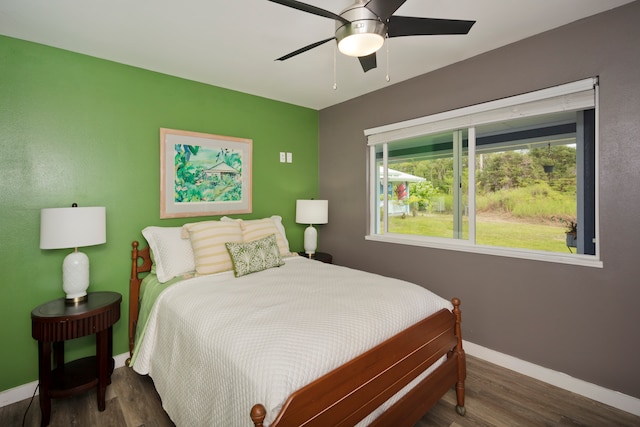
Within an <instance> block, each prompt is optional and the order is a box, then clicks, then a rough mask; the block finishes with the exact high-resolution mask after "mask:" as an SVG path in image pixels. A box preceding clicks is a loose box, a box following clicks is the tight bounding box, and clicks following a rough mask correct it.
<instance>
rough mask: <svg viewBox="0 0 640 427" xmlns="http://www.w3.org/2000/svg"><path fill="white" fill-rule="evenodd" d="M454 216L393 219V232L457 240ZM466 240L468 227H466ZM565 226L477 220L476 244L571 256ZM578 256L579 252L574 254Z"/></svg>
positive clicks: (491, 217) (390, 222)
mask: <svg viewBox="0 0 640 427" xmlns="http://www.w3.org/2000/svg"><path fill="white" fill-rule="evenodd" d="M452 218H453V217H452V216H451V215H437V214H431V215H417V216H407V217H405V218H402V217H399V216H393V217H390V218H389V232H391V233H400V234H415V235H423V236H433V237H446V238H452V237H453V219H452ZM464 237H465V238H466V237H467V227H466V224H465V226H464ZM565 237H566V236H565V228H564V227H563V226H562V224H558V225H549V224H540V223H528V222H524V221H523V220H516V219H513V220H510V219H508V218H501V217H495V216H482V215H478V216H477V217H476V243H477V244H479V245H489V246H502V247H510V248H522V249H533V250H540V251H549V252H562V253H569V249H568V248H567V245H566V240H565ZM573 252H574V253H575V250H573Z"/></svg>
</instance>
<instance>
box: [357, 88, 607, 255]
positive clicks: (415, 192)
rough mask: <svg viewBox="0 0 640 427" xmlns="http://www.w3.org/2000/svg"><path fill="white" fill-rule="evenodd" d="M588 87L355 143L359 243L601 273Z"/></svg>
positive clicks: (423, 121) (427, 120) (593, 91)
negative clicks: (364, 164)
mask: <svg viewBox="0 0 640 427" xmlns="http://www.w3.org/2000/svg"><path fill="white" fill-rule="evenodd" d="M596 104H597V79H595V78H594V79H586V80H581V81H579V82H574V83H570V84H567V85H562V86H556V87H553V88H549V89H544V90H541V91H537V92H531V93H527V94H524V95H518V96H515V97H511V98H505V99H501V100H497V101H492V102H489V103H485V104H479V105H475V106H471V107H466V108H463V109H459V110H454V111H449V112H445V113H440V114H436V115H433V116H428V117H423V118H420V119H415V120H411V121H408V122H403V123H396V124H393V125H388V126H384V127H381V128H376V129H369V130H366V131H365V134H366V135H367V138H368V145H369V168H368V170H369V174H370V176H369V183H370V188H369V206H370V208H369V212H370V225H369V233H368V235H367V239H370V240H381V241H388V242H394V243H401V244H413V245H421V246H431V247H440V248H445V249H455V250H464V251H473V252H482V253H491V254H496V255H504V256H514V257H520V258H530V259H539V260H547V261H554V262H565V263H571V264H580V265H592V266H601V263H600V261H599V257H598V241H597V169H596V160H597V144H596V140H597V138H596V136H597V132H596V128H597V110H596Z"/></svg>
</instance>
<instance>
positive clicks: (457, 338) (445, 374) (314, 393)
mask: <svg viewBox="0 0 640 427" xmlns="http://www.w3.org/2000/svg"><path fill="white" fill-rule="evenodd" d="M452 302H453V305H454V310H453V312H450V311H448V310H441V311H439V312H438V313H436V314H434V315H432V316H429V317H428V318H426V319H424V320H422V321H421V322H419V323H417V324H415V325H413V326H411V327H410V328H408V329H406V330H405V331H403V332H401V333H400V334H398V335H395V336H394V337H392V338H390V339H389V340H387V341H385V342H383V343H382V344H380V345H378V346H377V347H374V348H373V349H371V350H369V351H368V352H366V353H364V354H362V355H361V356H359V357H357V358H355V359H353V360H351V361H350V362H348V363H346V364H345V365H343V366H341V367H339V368H337V369H336V370H334V371H332V372H330V373H328V374H327V375H325V376H323V377H321V378H319V379H318V380H316V381H314V382H313V383H311V384H309V385H307V386H306V387H304V388H302V389H300V390H298V391H296V392H295V393H293V394H292V395H291V396H290V397H289V399H288V400H287V401H286V402H285V404H284V406H283V409H282V411H281V412H280V414H279V415H278V417H277V418H276V419H275V420H274V422H273V423H272V424H271V427H284V426H329V425H330V426H353V425H355V424H357V423H358V422H359V421H360V420H362V419H363V418H365V417H366V416H367V415H369V414H370V413H371V412H373V411H374V410H375V409H376V408H378V407H379V406H380V405H381V404H382V403H384V402H385V401H387V400H388V399H389V398H390V397H391V396H393V395H395V394H396V393H397V392H398V391H400V390H401V389H402V388H403V387H404V386H406V385H407V384H409V383H410V382H411V381H412V380H414V379H415V378H416V377H418V376H419V375H420V374H421V373H423V372H424V371H425V370H426V369H427V368H428V367H429V366H431V365H432V364H433V363H435V362H436V361H438V360H439V359H440V358H441V357H442V356H444V355H447V359H446V361H445V362H444V363H443V364H442V365H440V366H439V367H438V368H437V369H436V370H434V371H433V372H432V373H431V374H430V375H429V376H427V377H426V378H424V379H423V380H422V381H421V382H420V383H419V384H418V385H417V386H415V387H414V388H412V389H411V391H409V392H408V393H407V394H405V396H404V397H402V398H401V399H400V400H399V401H398V402H397V403H395V404H394V405H393V406H392V407H391V408H389V409H388V410H387V411H386V412H385V413H384V414H382V415H381V416H380V417H378V418H377V419H376V420H375V421H374V422H373V424H371V425H372V426H380V427H382V426H394V427H396V426H413V425H414V424H415V423H416V422H417V421H418V420H419V419H420V418H421V417H422V416H423V415H424V414H425V413H426V412H427V411H428V410H429V409H430V408H431V407H432V406H433V405H434V404H435V403H436V402H437V401H438V400H439V399H440V398H441V397H442V396H443V395H444V394H445V393H446V391H447V390H448V389H450V388H451V387H453V386H454V385H455V387H456V394H457V408H456V409H457V411H458V413H459V414H461V415H464V380H465V377H466V363H465V355H464V350H463V349H462V338H461V335H460V321H461V315H460V300H459V299H457V298H454V299H453V301H452ZM265 416H266V410H265V408H264V406H263V405H261V404H257V405H255V406H254V407H253V408H252V410H251V419H252V420H253V422H254V425H255V426H256V427H261V426H262V425H263V422H264V418H265Z"/></svg>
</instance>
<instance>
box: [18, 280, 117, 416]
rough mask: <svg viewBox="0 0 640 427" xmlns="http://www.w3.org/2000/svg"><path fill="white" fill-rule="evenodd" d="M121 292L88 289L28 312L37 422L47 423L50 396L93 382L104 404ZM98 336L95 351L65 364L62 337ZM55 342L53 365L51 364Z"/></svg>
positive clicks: (101, 405)
mask: <svg viewBox="0 0 640 427" xmlns="http://www.w3.org/2000/svg"><path fill="white" fill-rule="evenodd" d="M121 301H122V295H120V294H119V293H117V292H90V293H89V295H88V299H87V300H86V301H84V302H81V303H78V304H68V303H67V302H66V301H65V299H64V298H60V299H57V300H54V301H49V302H47V303H45V304H42V305H40V306H38V307H36V308H35V309H33V311H32V312H31V324H32V332H31V335H32V336H33V338H35V339H36V340H38V365H39V366H38V375H39V382H40V411H41V413H42V421H41V424H40V425H41V426H47V425H49V421H50V418H51V399H52V398H58V397H66V396H71V395H73V394H76V393H80V392H83V391H86V390H89V389H91V388H93V387H96V391H97V395H98V396H97V397H98V410H100V411H104V409H105V394H106V390H107V384H109V383H111V373H112V372H113V367H114V361H113V330H112V327H113V325H114V324H115V323H116V322H117V321H118V319H120V302H121ZM93 334H95V335H96V355H95V356H91V357H85V358H83V359H78V360H75V361H73V362H69V363H67V364H65V363H64V342H65V341H67V340H71V339H74V338H80V337H84V336H86V335H93ZM52 346H53V361H54V368H53V369H52V368H51V347H52Z"/></svg>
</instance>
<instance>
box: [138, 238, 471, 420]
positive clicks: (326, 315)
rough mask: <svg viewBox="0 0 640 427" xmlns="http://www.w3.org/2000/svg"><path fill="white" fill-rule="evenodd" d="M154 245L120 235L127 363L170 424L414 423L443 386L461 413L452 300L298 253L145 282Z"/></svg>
mask: <svg viewBox="0 0 640 427" xmlns="http://www.w3.org/2000/svg"><path fill="white" fill-rule="evenodd" d="M143 234H144V233H143ZM145 237H147V236H146V235H145ZM245 237H246V236H245ZM285 239H286V238H285ZM149 240H152V239H149V238H148V237H147V241H148V242H149ZM150 245H151V246H153V244H152V243H151V242H150ZM281 246H283V245H281ZM287 246H288V243H287ZM287 249H288V248H287ZM155 252H156V250H155V249H154V248H153V247H152V248H151V249H150V247H145V248H140V245H139V243H138V242H137V241H134V242H133V244H132V251H131V259H132V263H131V278H130V295H129V301H130V303H129V351H130V354H131V356H132V358H131V359H130V361H128V364H129V365H130V366H132V367H133V368H134V370H136V372H138V373H140V374H148V375H150V376H151V377H152V378H153V380H154V384H155V386H156V389H157V390H158V393H159V394H160V397H161V398H162V401H163V406H164V408H165V410H166V411H167V413H168V414H169V416H170V417H171V418H172V419H173V421H174V422H175V423H176V424H177V425H221V426H235V425H239V426H242V425H251V423H253V425H254V426H255V427H259V426H265V427H266V426H270V427H284V426H354V425H358V426H360V425H371V426H412V425H414V424H415V423H416V422H417V421H418V420H419V419H420V418H421V417H422V416H423V415H424V414H425V413H426V412H427V411H428V410H429V408H431V406H433V405H434V404H435V403H436V402H437V401H438V400H439V399H440V398H441V397H442V395H443V394H444V393H446V392H447V390H449V389H450V388H452V387H455V390H456V396H457V406H456V410H457V412H458V413H459V414H460V415H464V412H465V410H464V380H465V376H466V364H465V354H464V350H463V348H462V337H461V333H460V322H461V314H460V301H459V300H458V299H457V298H454V299H453V300H452V301H451V302H449V301H446V300H443V299H442V298H440V297H437V296H436V298H435V299H432V300H429V301H425V302H422V301H421V298H422V297H421V295H423V294H427V293H428V294H430V292H429V291H427V290H425V289H423V288H421V287H419V286H417V285H412V284H409V283H407V282H403V281H399V280H396V279H389V278H383V277H382V276H377V275H373V274H371V273H365V272H360V271H357V270H353V269H348V268H345V267H340V266H335V265H329V264H324V263H321V262H318V261H313V260H308V259H304V258H303V257H297V256H288V257H283V259H282V260H281V264H279V265H278V266H277V268H268V269H264V271H258V272H255V274H254V273H252V274H247V275H243V276H242V277H235V274H234V272H235V270H234V271H224V272H219V273H215V274H210V275H205V276H197V277H190V275H184V276H183V277H175V278H173V279H172V280H171V281H167V282H165V283H164V284H161V285H160V287H161V289H162V290H161V291H158V290H157V289H156V290H155V291H153V292H152V291H150V290H149V289H151V285H148V284H147V283H145V281H146V282H149V283H152V282H154V280H155V275H156V273H157V271H154V268H153V267H154V263H153V261H152V258H156V259H157V257H158V255H157V254H156V253H155ZM154 255H155V257H154ZM291 255H293V254H291ZM234 268H235V266H234ZM387 282H388V283H391V285H392V286H393V289H394V290H393V291H392V292H390V291H387V290H385V289H386V288H388V286H387ZM154 292H155V293H154ZM148 294H151V295H153V299H154V301H153V303H149V302H148V301H145V298H147V297H148ZM414 294H415V295H414ZM141 295H142V298H141ZM416 295H420V297H418V296H416ZM396 298H408V299H409V301H405V300H401V299H397V300H396ZM334 302H335V303H337V306H334V305H333V304H334ZM382 303H384V304H382ZM380 304H382V305H380ZM398 306H401V307H402V310H397V309H389V308H388V307H398ZM282 310H284V313H285V315H284V316H283V315H282V313H281V312H282ZM396 312H400V314H397V313H396ZM353 313H357V314H358V316H362V317H358V318H353V317H351V316H352V314H353ZM345 316H348V317H345ZM194 320H195V321H194ZM245 323H246V325H245V327H246V328H248V330H249V331H241V329H242V327H243V326H241V325H242V324H245ZM139 325H140V326H139ZM381 337H382V338H381ZM307 341H308V342H307Z"/></svg>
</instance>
